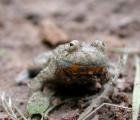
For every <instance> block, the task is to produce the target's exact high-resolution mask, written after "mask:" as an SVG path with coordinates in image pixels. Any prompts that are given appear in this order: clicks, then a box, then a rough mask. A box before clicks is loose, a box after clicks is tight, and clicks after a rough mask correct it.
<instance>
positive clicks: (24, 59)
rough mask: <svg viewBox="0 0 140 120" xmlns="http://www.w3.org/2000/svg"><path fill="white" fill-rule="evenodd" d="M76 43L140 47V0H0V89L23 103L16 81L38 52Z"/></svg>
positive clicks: (25, 91) (24, 88) (22, 90)
mask: <svg viewBox="0 0 140 120" xmlns="http://www.w3.org/2000/svg"><path fill="white" fill-rule="evenodd" d="M73 39H78V40H80V41H92V40H94V39H102V40H104V41H105V42H106V44H107V47H108V48H116V47H123V46H127V47H131V48H139V47H140V0H0V90H1V91H5V92H7V93H8V94H9V95H10V96H12V97H15V98H16V99H18V100H19V101H20V100H21V101H20V102H22V103H23V104H21V106H24V100H26V99H27V94H28V87H27V86H26V85H22V86H17V85H15V78H16V76H17V75H18V73H20V72H21V71H22V70H24V69H26V68H27V66H28V65H29V64H30V63H31V62H32V60H33V58H34V57H35V56H37V55H38V54H40V53H42V52H46V51H48V50H52V49H54V48H55V47H56V46H57V45H58V44H61V43H65V42H68V41H71V40H73Z"/></svg>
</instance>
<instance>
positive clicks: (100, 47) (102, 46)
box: [91, 40, 105, 51]
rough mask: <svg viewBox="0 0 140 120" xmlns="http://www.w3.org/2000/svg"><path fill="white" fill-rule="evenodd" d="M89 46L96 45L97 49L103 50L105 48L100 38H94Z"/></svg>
mask: <svg viewBox="0 0 140 120" xmlns="http://www.w3.org/2000/svg"><path fill="white" fill-rule="evenodd" d="M91 46H94V47H96V48H97V49H99V50H101V51H104V50H105V44H104V42H103V41H102V40H95V41H93V43H91Z"/></svg>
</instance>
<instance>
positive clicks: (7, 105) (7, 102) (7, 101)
mask: <svg viewBox="0 0 140 120" xmlns="http://www.w3.org/2000/svg"><path fill="white" fill-rule="evenodd" d="M1 102H2V106H3V108H4V110H5V112H6V113H7V114H8V115H9V117H10V118H11V119H12V120H19V119H18V117H17V115H16V114H15V111H14V110H13V108H15V110H16V111H17V112H18V114H19V115H20V116H21V117H22V119H23V120H28V119H27V118H26V117H24V115H23V114H22V112H21V111H20V110H19V109H18V108H17V106H16V105H14V104H13V103H12V100H11V98H10V97H8V98H6V97H5V93H4V92H3V93H2V94H1Z"/></svg>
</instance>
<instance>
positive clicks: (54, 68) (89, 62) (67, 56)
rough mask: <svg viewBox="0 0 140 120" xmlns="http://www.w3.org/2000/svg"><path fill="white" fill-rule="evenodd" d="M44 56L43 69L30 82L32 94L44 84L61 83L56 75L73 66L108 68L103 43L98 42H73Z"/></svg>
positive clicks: (40, 89)
mask: <svg viewBox="0 0 140 120" xmlns="http://www.w3.org/2000/svg"><path fill="white" fill-rule="evenodd" d="M44 56H45V57H44V58H45V59H44V60H43V61H42V63H43V66H44V69H43V70H42V71H41V72H40V73H39V74H38V75H37V76H36V77H35V78H34V79H33V80H31V82H30V88H31V91H32V93H33V92H37V91H42V89H43V87H44V84H47V83H53V82H54V83H55V82H56V81H57V82H56V83H58V82H62V81H63V80H60V79H58V78H59V77H61V76H59V74H57V73H59V71H61V70H62V69H65V68H68V67H70V66H72V65H73V64H75V65H78V66H83V67H84V66H85V67H91V66H94V67H95V66H97V67H98V66H102V67H106V68H108V67H109V64H108V60H107V57H106V55H105V46H104V43H103V42H102V41H99V40H95V41H93V42H92V43H84V42H80V41H78V40H73V41H72V42H70V43H66V44H63V45H60V46H58V47H57V48H56V49H55V50H54V51H52V52H49V54H48V56H47V53H45V54H44Z"/></svg>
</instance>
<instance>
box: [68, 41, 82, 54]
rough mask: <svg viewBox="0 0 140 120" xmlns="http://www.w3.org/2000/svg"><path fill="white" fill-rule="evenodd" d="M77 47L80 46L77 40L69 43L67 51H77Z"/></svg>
mask: <svg viewBox="0 0 140 120" xmlns="http://www.w3.org/2000/svg"><path fill="white" fill-rule="evenodd" d="M79 45H80V43H79V41H78V40H73V41H71V42H70V43H69V45H68V51H69V52H72V51H74V50H76V49H78V47H79Z"/></svg>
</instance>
